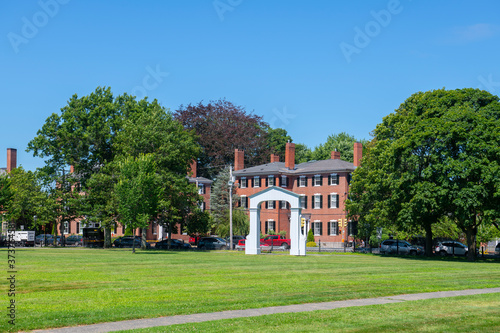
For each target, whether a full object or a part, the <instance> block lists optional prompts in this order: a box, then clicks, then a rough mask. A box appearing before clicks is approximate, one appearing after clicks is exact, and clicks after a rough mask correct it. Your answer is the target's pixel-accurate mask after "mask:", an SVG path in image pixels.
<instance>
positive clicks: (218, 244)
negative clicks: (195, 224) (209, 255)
mask: <svg viewBox="0 0 500 333" xmlns="http://www.w3.org/2000/svg"><path fill="white" fill-rule="evenodd" d="M198 249H201V250H227V249H228V244H227V242H226V241H225V240H224V239H222V238H220V237H203V238H201V239H200V241H199V242H198Z"/></svg>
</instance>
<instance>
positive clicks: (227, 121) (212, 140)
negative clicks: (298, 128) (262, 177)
mask: <svg viewBox="0 0 500 333" xmlns="http://www.w3.org/2000/svg"><path fill="white" fill-rule="evenodd" d="M174 115H175V118H176V119H178V120H179V121H180V122H181V123H182V124H183V125H184V127H185V128H186V129H188V130H193V131H195V132H196V134H197V135H198V143H199V144H200V146H201V148H202V151H201V154H200V157H199V158H198V173H199V175H200V176H202V177H207V178H210V179H214V178H215V176H216V175H217V174H218V173H219V172H220V171H221V170H222V169H224V168H225V167H226V165H229V164H232V163H233V162H234V150H235V149H243V150H244V151H245V165H248V166H252V165H258V164H261V163H264V162H267V161H268V160H269V154H270V152H269V151H268V150H267V144H266V143H267V132H266V129H267V128H268V125H267V123H265V122H264V121H263V120H262V117H260V116H257V115H255V114H250V113H247V112H246V110H245V109H244V108H243V107H241V106H237V105H234V104H233V103H231V102H229V101H227V100H224V99H222V100H218V101H211V102H209V103H208V104H206V105H205V104H203V103H202V102H200V103H198V104H197V105H192V104H189V105H187V106H182V105H181V106H180V108H179V110H177V111H176V112H175V114H174Z"/></svg>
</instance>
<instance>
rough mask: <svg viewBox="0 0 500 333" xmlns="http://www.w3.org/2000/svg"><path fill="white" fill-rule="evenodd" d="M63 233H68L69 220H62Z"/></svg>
mask: <svg viewBox="0 0 500 333" xmlns="http://www.w3.org/2000/svg"><path fill="white" fill-rule="evenodd" d="M64 234H69V222H64Z"/></svg>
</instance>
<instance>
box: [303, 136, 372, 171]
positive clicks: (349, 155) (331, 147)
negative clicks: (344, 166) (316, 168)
mask: <svg viewBox="0 0 500 333" xmlns="http://www.w3.org/2000/svg"><path fill="white" fill-rule="evenodd" d="M355 142H361V143H362V144H363V146H364V145H365V144H366V143H367V141H366V140H357V139H356V138H355V137H354V136H352V135H349V134H347V133H346V132H341V133H338V134H332V135H329V136H328V138H327V139H326V142H325V143H323V144H320V145H319V146H317V147H316V148H315V149H314V151H313V152H312V157H313V159H315V160H327V159H329V158H330V157H331V152H332V151H335V150H337V151H338V152H340V158H341V159H342V160H344V161H347V162H351V163H352V162H353V161H354V143H355Z"/></svg>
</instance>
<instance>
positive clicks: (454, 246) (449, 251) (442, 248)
mask: <svg viewBox="0 0 500 333" xmlns="http://www.w3.org/2000/svg"><path fill="white" fill-rule="evenodd" d="M468 251H469V248H468V247H467V246H466V245H464V244H462V243H460V242H456V241H443V242H439V243H437V245H436V247H435V248H434V253H436V254H439V255H440V256H443V257H444V256H446V255H459V256H466V255H467V252H468Z"/></svg>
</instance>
